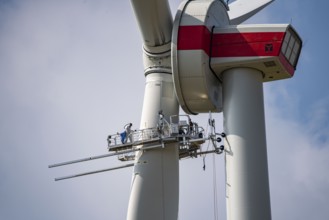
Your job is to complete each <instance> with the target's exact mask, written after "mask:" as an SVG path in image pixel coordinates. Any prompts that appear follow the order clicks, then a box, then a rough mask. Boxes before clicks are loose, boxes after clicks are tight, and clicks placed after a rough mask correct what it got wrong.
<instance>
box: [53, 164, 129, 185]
mask: <svg viewBox="0 0 329 220" xmlns="http://www.w3.org/2000/svg"><path fill="white" fill-rule="evenodd" d="M132 166H134V163H130V164H126V165H123V166H118V167H111V168H107V169H102V170H96V171H91V172H86V173H79V174H75V175H70V176H64V177H58V178H55V181H59V180H66V179H71V178H75V177H80V176H86V175H90V174H96V173H102V172H106V171H111V170H117V169H121V168H127V167H132Z"/></svg>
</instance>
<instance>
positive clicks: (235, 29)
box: [171, 0, 302, 114]
mask: <svg viewBox="0 0 329 220" xmlns="http://www.w3.org/2000/svg"><path fill="white" fill-rule="evenodd" d="M240 2H241V4H242V3H244V1H242V0H241V1H236V4H235V5H233V3H235V2H233V3H232V6H234V7H232V8H236V10H238V9H239V7H240V5H241V4H240ZM270 2H272V0H251V1H250V5H249V6H248V7H247V9H246V10H242V11H241V12H239V11H237V12H236V13H235V12H232V11H231V13H230V14H228V12H227V10H228V7H227V5H226V4H225V3H223V1H218V0H195V1H186V2H183V3H181V5H180V7H179V9H178V13H177V14H176V17H175V21H174V27H173V35H172V48H171V53H172V54H171V56H172V73H173V81H174V85H175V91H176V95H177V98H178V101H179V103H180V105H181V107H182V108H183V110H184V111H185V112H186V113H189V114H197V113H204V112H209V111H212V112H221V111H222V84H221V78H222V73H223V72H224V71H225V70H228V69H231V68H239V67H242V68H253V69H257V70H259V71H261V72H262V73H263V82H267V81H273V80H279V79H286V78H290V77H292V76H293V75H294V71H295V69H296V66H297V62H298V58H299V55H300V52H301V47H302V40H301V38H300V37H299V35H298V34H297V32H296V31H295V30H294V29H293V28H292V27H291V25H288V24H266V25H231V24H238V23H239V22H243V21H244V20H246V19H248V18H249V17H251V16H252V15H253V14H254V13H255V12H256V11H259V10H260V9H261V8H263V7H265V6H266V5H267V4H269V3H270ZM242 5H243V4H242Z"/></svg>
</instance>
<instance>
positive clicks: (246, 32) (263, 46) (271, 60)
mask: <svg viewBox="0 0 329 220" xmlns="http://www.w3.org/2000/svg"><path fill="white" fill-rule="evenodd" d="M301 48H302V40H301V38H300V37H299V36H298V34H297V32H296V31H295V30H294V29H293V28H292V27H291V25H288V24H269V25H268V24H265V25H238V26H228V27H224V28H216V29H215V30H214V32H213V41H212V45H211V51H212V53H211V68H212V69H213V70H214V71H215V72H216V75H217V76H218V77H220V76H221V74H222V73H223V72H224V71H225V70H227V69H231V68H236V67H245V68H253V69H257V70H259V71H261V72H262V73H263V82H268V81H274V80H280V79H287V78H290V77H292V76H293V75H294V72H295V69H296V66H297V62H298V58H299V55H300V52H301Z"/></svg>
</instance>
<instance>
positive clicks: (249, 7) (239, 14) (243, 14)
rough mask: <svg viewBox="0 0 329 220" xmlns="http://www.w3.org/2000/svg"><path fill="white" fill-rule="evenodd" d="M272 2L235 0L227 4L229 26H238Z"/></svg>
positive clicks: (266, 0) (270, 0)
mask: <svg viewBox="0 0 329 220" xmlns="http://www.w3.org/2000/svg"><path fill="white" fill-rule="evenodd" d="M273 1H274V0H237V1H234V2H232V3H231V4H229V8H230V10H229V11H228V15H229V17H230V24H231V25H238V24H241V23H242V22H244V21H246V20H247V19H248V18H250V17H251V16H253V15H254V14H256V13H257V12H259V11H260V10H262V9H263V8H265V7H266V6H267V5H268V4H270V3H271V2H273Z"/></svg>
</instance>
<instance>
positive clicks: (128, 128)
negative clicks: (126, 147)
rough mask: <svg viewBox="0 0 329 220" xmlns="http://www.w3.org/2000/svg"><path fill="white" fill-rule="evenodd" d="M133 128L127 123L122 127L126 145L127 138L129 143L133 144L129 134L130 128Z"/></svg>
mask: <svg viewBox="0 0 329 220" xmlns="http://www.w3.org/2000/svg"><path fill="white" fill-rule="evenodd" d="M132 126H133V124H132V123H128V124H126V125H125V126H124V129H125V131H124V133H125V139H124V143H127V137H128V138H129V141H130V143H132V142H133V138H132V133H131V127H132ZM121 141H122V137H121Z"/></svg>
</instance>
